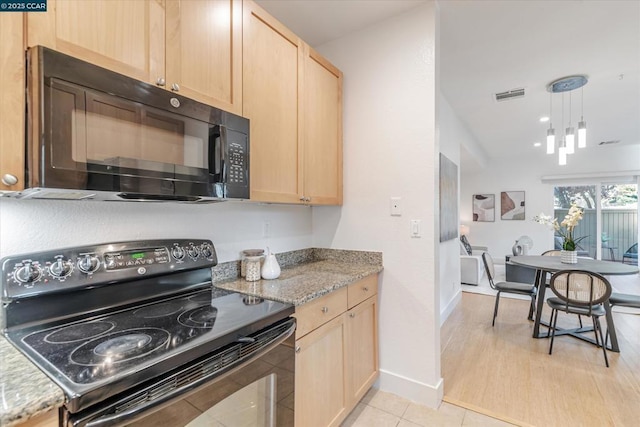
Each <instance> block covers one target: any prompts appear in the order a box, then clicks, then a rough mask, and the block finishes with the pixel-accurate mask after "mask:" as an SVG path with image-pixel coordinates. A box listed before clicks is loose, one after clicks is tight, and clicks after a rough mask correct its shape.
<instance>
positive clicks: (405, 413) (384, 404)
mask: <svg viewBox="0 0 640 427" xmlns="http://www.w3.org/2000/svg"><path fill="white" fill-rule="evenodd" d="M512 425H513V424H509V423H506V422H504V421H500V420H497V419H495V418H491V417H488V416H486V415H483V414H479V413H477V412H473V411H470V410H468V409H465V408H461V407H459V406H455V405H451V404H449V403H446V402H442V404H441V405H440V407H439V408H438V409H432V408H428V407H426V406H424V405H419V404H417V403H415V402H412V401H410V400H407V399H403V398H402V397H398V396H396V395H395V394H391V393H387V392H384V391H380V390H378V389H376V388H372V389H371V390H369V392H368V393H367V394H366V395H365V396H364V397H363V398H362V400H361V401H360V403H358V406H356V408H355V409H354V410H353V411H352V412H351V414H349V416H348V417H347V419H346V420H345V421H344V423H342V426H341V427H418V426H445V427H449V426H451V427H453V426H465V427H466V426H469V427H471V426H483V427H507V426H512Z"/></svg>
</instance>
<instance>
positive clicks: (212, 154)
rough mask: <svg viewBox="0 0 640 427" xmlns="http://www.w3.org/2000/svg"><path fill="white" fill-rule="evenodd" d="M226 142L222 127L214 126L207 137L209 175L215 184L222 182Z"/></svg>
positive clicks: (225, 132) (224, 130)
mask: <svg viewBox="0 0 640 427" xmlns="http://www.w3.org/2000/svg"><path fill="white" fill-rule="evenodd" d="M226 140H227V130H226V129H225V127H224V126H220V125H216V126H214V127H213V129H212V132H211V134H210V135H209V173H210V174H212V175H213V176H214V178H215V181H216V182H224V178H226V173H225V156H224V147H225V145H226Z"/></svg>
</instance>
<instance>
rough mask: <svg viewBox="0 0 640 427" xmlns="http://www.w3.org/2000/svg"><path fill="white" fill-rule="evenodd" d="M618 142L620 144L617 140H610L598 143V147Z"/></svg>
mask: <svg viewBox="0 0 640 427" xmlns="http://www.w3.org/2000/svg"><path fill="white" fill-rule="evenodd" d="M619 142H620V140H619V139H612V140H610V141H602V142H600V143H598V145H610V144H617V143H619Z"/></svg>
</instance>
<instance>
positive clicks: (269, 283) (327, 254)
mask: <svg viewBox="0 0 640 427" xmlns="http://www.w3.org/2000/svg"><path fill="white" fill-rule="evenodd" d="M311 251H312V253H311V255H310V256H309V257H308V258H307V259H306V260H305V262H304V263H302V264H293V265H289V266H285V267H283V268H282V272H281V274H280V277H278V278H277V279H273V280H264V279H262V280H258V281H256V282H248V281H246V280H245V279H244V278H237V275H236V276H232V277H224V276H222V277H217V278H216V274H215V271H214V282H213V284H214V286H216V287H217V288H220V289H226V290H229V291H235V292H240V293H243V294H248V295H252V296H257V297H261V298H266V299H270V300H274V301H280V302H285V303H290V304H293V305H296V306H298V305H302V304H304V303H307V302H309V301H311V300H313V299H315V298H318V297H321V296H323V295H325V294H328V293H329V292H331V291H334V290H336V289H339V288H342V287H343V286H347V285H349V284H351V283H354V282H357V281H358V280H360V279H363V278H365V277H367V276H369V275H371V274H376V273H379V272H381V271H382V269H383V267H382V255H381V254H378V253H375V252H359V251H335V250H334V251H331V250H326V249H312V250H311ZM281 256H282V257H286V254H278V262H280V263H281V264H285V265H286V264H287V260H286V259H283V260H281V259H280V257H281ZM322 258H325V259H322ZM326 258H328V259H326ZM281 261H282V262H281Z"/></svg>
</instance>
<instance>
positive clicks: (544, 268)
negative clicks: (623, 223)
mask: <svg viewBox="0 0 640 427" xmlns="http://www.w3.org/2000/svg"><path fill="white" fill-rule="evenodd" d="M510 262H512V263H514V264H518V265H521V266H524V267H529V268H532V269H535V270H536V276H535V285H536V287H537V295H536V315H535V319H534V324H533V337H534V338H547V337H549V336H550V335H549V332H546V333H544V332H543V333H541V332H540V325H544V326H547V327H548V326H549V323H548V322H545V321H543V320H542V310H543V308H544V303H545V293H546V288H547V283H546V276H547V273H555V272H558V271H561V270H582V271H590V272H593V273H598V274H600V275H602V276H618V275H626V274H638V267H637V266H635V265H629V264H622V263H619V262H611V261H601V260H597V259H592V258H581V257H578V262H577V263H576V264H566V263H563V262H562V261H561V258H560V257H559V256H542V255H525V256H514V257H511V259H510ZM603 304H604V308H605V311H606V320H607V330H608V331H609V338H610V342H611V345H610V347H608V349H609V350H611V351H615V352H620V347H619V345H618V336H617V334H616V330H615V325H614V322H613V316H612V314H611V305H610V304H609V301H605V302H604V303H603ZM589 331H593V327H592V326H587V327H580V328H575V329H560V328H558V329H557V330H556V335H567V334H568V335H571V336H574V337H576V338H579V339H581V340H584V341H588V342H591V343H594V344H595V340H593V339H591V338H589V337H586V336H584V335H582V333H584V332H589Z"/></svg>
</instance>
